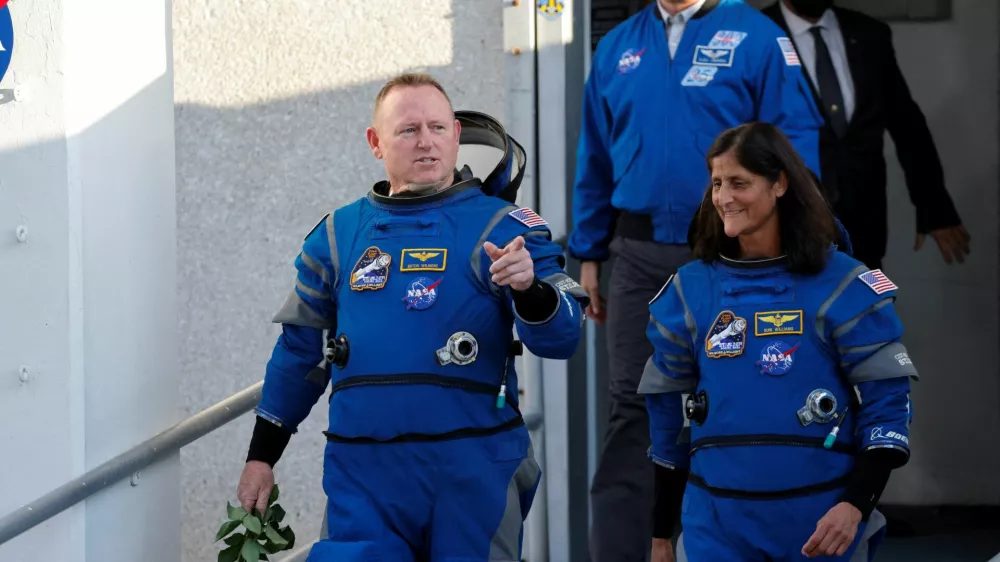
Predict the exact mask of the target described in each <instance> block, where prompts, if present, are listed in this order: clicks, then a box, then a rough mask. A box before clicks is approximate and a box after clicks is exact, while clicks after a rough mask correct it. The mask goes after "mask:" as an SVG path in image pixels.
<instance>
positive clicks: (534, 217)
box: [507, 207, 549, 228]
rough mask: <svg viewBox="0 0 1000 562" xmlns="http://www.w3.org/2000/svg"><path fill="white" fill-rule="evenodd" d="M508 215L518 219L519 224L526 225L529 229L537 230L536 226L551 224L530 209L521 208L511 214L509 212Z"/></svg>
mask: <svg viewBox="0 0 1000 562" xmlns="http://www.w3.org/2000/svg"><path fill="white" fill-rule="evenodd" d="M507 214H508V215H510V216H511V217H513V218H515V219H517V221H518V222H520V223H522V224H524V225H525V226H527V227H528V228H535V227H536V226H542V225H545V224H549V223H547V222H545V219H543V218H542V217H540V216H538V213H536V212H534V211H532V210H531V209H529V208H527V207H521V208H520V209H517V210H515V211H511V212H509V213H507Z"/></svg>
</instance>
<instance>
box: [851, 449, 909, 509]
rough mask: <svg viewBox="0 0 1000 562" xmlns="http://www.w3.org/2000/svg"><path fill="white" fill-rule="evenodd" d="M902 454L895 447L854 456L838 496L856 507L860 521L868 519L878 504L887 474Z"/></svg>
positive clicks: (886, 480)
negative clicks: (859, 513) (849, 472)
mask: <svg viewBox="0 0 1000 562" xmlns="http://www.w3.org/2000/svg"><path fill="white" fill-rule="evenodd" d="M902 454H905V453H902V452H901V451H897V450H895V449H870V450H868V451H863V452H862V453H860V454H859V455H858V456H857V457H856V459H855V461H854V469H853V470H852V471H851V478H850V481H849V482H848V484H847V489H846V490H844V493H843V494H842V495H841V496H840V501H842V502H847V503H849V504H851V505H853V506H854V507H856V508H858V511H860V512H861V520H862V521H868V517H869V516H871V514H872V511H873V510H874V509H875V506H876V505H878V500H879V498H881V497H882V492H884V491H885V486H886V484H888V483H889V475H890V474H892V469H893V468H895V467H896V466H897V465H898V462H899V459H898V456H899V455H902Z"/></svg>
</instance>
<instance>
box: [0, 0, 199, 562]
mask: <svg viewBox="0 0 1000 562" xmlns="http://www.w3.org/2000/svg"><path fill="white" fill-rule="evenodd" d="M10 8H11V12H12V14H13V19H14V29H15V37H16V47H15V51H14V57H13V60H12V63H11V69H10V73H9V74H8V75H7V77H6V78H5V79H4V83H3V84H2V85H0V86H2V88H3V91H2V101H0V234H2V236H0V272H2V274H3V275H2V276H0V311H2V314H3V322H0V427H4V428H5V430H4V431H3V432H0V450H2V451H3V454H2V459H3V462H0V482H3V483H4V485H3V493H2V494H0V514H3V515H6V514H7V513H9V512H11V511H13V510H15V509H17V508H18V507H20V506H21V505H23V504H25V503H28V502H30V501H32V500H34V499H36V498H37V497H39V496H41V495H43V494H45V493H46V492H49V491H50V490H52V489H54V488H56V487H58V486H60V485H62V484H64V483H66V482H67V481H69V480H70V479H72V478H74V477H76V476H79V475H80V474H82V473H83V472H84V471H86V470H89V469H91V468H94V467H96V466H98V465H100V464H102V463H104V462H105V461H107V460H109V459H110V458H111V457H113V456H115V455H117V454H119V453H122V452H124V451H125V450H126V449H128V448H130V447H132V446H134V445H136V444H138V443H140V442H142V441H144V440H146V439H148V438H149V437H152V436H153V435H154V434H156V433H158V432H160V431H162V430H164V429H166V428H167V427H169V426H170V425H172V424H173V423H175V422H176V421H177V420H178V416H179V408H178V386H179V384H178V369H177V360H176V323H177V321H176V282H175V281H176V276H175V270H176V266H175V263H176V260H175V255H174V231H175V228H176V220H175V215H174V196H175V185H174V137H173V130H174V125H173V111H172V107H173V91H172V82H173V80H172V76H171V73H170V68H171V64H170V29H169V19H168V17H167V14H168V12H169V5H168V3H166V2H132V1H130V0H94V1H92V2H87V3H86V6H85V7H84V6H83V5H81V4H80V3H78V2H77V3H73V2H63V1H61V0H38V1H31V2H24V1H14V2H11V4H10ZM117 18H124V19H126V20H127V21H128V22H129V25H128V26H120V25H118V24H116V23H115V20H116V19H117ZM123 45H127V48H122V46H123ZM15 89H16V90H17V91H18V97H17V99H12V97H11V94H12V90H15ZM19 228H20V233H21V234H22V236H20V237H19V238H16V237H15V232H16V231H17V229H19ZM179 484H180V462H179V454H177V455H173V456H171V457H169V458H168V459H167V460H166V461H164V462H161V463H159V464H157V465H155V466H153V467H150V468H149V469H148V470H146V471H143V474H142V475H141V476H140V478H139V479H138V480H137V481H136V485H135V486H132V485H130V482H129V480H128V479H125V480H124V481H120V482H112V483H110V488H108V489H106V490H104V491H102V492H99V493H98V494H97V495H95V496H93V497H92V498H90V499H89V500H87V501H86V503H85V504H80V505H78V506H76V507H73V508H71V509H70V510H68V511H66V512H64V513H62V514H60V515H58V516H56V517H55V518H53V519H51V520H50V521H49V522H47V523H44V524H42V525H41V526H39V527H36V528H35V529H33V530H31V531H29V532H28V533H26V534H24V535H22V536H21V537H18V538H17V539H15V540H13V541H11V542H10V543H8V544H5V545H4V546H3V547H0V559H2V560H4V561H7V560H10V561H15V562H19V561H29V560H30V561H34V560H60V561H66V562H76V561H83V560H108V561H112V562H117V561H119V560H139V559H142V560H150V561H157V562H159V561H162V562H173V561H174V560H177V559H178V558H179V556H180V553H179V550H180V549H179V539H180V524H179V522H178V520H177V517H176V516H175V515H174V514H176V513H177V512H178V511H179V510H180V498H179V494H178V491H179ZM112 552H113V554H112Z"/></svg>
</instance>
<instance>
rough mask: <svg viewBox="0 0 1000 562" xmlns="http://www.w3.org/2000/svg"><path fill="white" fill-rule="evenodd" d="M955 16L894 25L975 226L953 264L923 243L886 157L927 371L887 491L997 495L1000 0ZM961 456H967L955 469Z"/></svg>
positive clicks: (889, 497) (982, 498)
mask: <svg viewBox="0 0 1000 562" xmlns="http://www.w3.org/2000/svg"><path fill="white" fill-rule="evenodd" d="M953 10H954V18H953V19H952V20H951V21H946V22H935V23H900V24H894V25H893V26H892V27H893V31H894V34H895V46H896V53H897V56H898V58H899V63H900V66H901V67H902V70H903V74H904V75H905V76H906V78H907V80H908V82H909V85H910V89H911V91H912V93H913V96H914V98H915V99H916V100H917V103H918V104H920V106H921V108H922V109H923V110H924V113H925V115H926V116H927V120H928V123H929V125H930V128H931V132H932V133H933V134H934V138H935V140H936V141H937V147H938V150H939V152H940V154H941V160H942V163H943V165H944V170H945V179H946V181H947V185H948V189H949V191H950V192H951V195H952V198H953V199H954V201H955V204H956V206H957V207H958V211H959V213H960V214H961V216H962V218H963V220H964V222H965V224H966V227H967V229H968V230H969V232H970V233H971V235H972V255H971V257H970V259H969V260H968V261H967V262H966V263H965V264H964V265H952V266H947V265H945V263H944V261H943V260H942V259H941V256H940V253H939V252H938V249H937V246H936V245H935V244H934V242H933V241H931V240H930V239H929V238H928V241H927V242H926V243H925V246H924V248H923V249H922V250H921V251H920V252H918V253H914V251H913V243H914V236H915V234H914V233H915V228H916V227H915V223H916V219H915V216H914V212H913V206H912V205H911V204H910V202H909V199H908V195H907V192H906V188H905V182H904V180H903V175H902V171H901V169H900V168H899V165H898V162H897V161H896V157H895V152H894V147H893V146H892V145H891V144H890V145H889V146H888V150H887V157H888V160H889V208H890V213H889V214H890V217H889V226H890V242H889V251H888V256H887V258H886V260H885V263H884V265H885V269H886V271H887V272H888V274H889V275H890V277H891V278H892V279H893V280H894V281H895V282H896V284H897V285H899V286H900V288H901V289H900V292H899V295H900V296H899V300H898V302H897V306H898V307H899V311H900V315H901V317H902V319H903V322H904V324H905V327H906V336H905V343H906V344H907V346H908V347H909V348H910V352H911V353H910V355H911V357H912V358H913V361H914V364H915V365H916V366H917V369H918V370H919V371H920V372H921V374H922V380H921V381H920V382H919V383H917V384H916V385H915V387H914V391H913V395H912V398H913V402H914V425H913V427H912V428H911V437H910V439H911V441H910V443H911V446H912V448H913V456H912V458H911V461H910V463H909V465H908V466H906V467H904V468H903V469H902V470H899V471H897V473H896V474H894V476H893V477H892V479H891V481H890V484H889V487H888V489H887V490H886V493H885V495H884V496H883V502H886V503H902V504H924V505H926V504H930V505H934V504H992V505H998V504H1000V479H998V478H997V475H998V474H1000V447H998V445H1000V437H998V436H1000V351H998V345H997V344H998V342H1000V324H998V322H997V312H998V310H997V308H998V289H997V273H998V271H1000V264H998V247H997V234H998V233H997V213H998V209H1000V207H998V201H997V198H998V191H1000V170H998V156H1000V146H998V119H1000V116H998V106H1000V101H998V96H997V91H998V90H997V86H998V77H997V73H998V59H997V51H998V35H1000V33H998V21H1000V20H998V16H1000V14H998V10H1000V8H998V5H997V2H984V1H982V0H953ZM955 467H961V468H960V469H956V468H955Z"/></svg>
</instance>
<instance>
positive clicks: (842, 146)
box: [762, 0, 970, 269]
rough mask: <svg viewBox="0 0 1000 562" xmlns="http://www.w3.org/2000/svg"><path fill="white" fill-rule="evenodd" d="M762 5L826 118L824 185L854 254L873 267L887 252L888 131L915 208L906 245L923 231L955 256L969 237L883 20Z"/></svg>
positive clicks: (791, 2)
mask: <svg viewBox="0 0 1000 562" xmlns="http://www.w3.org/2000/svg"><path fill="white" fill-rule="evenodd" d="M762 12H763V13H764V14H765V15H767V16H768V17H770V18H771V19H772V20H774V22H775V23H777V24H778V26H779V27H781V28H782V29H784V30H785V32H786V33H787V34H788V37H789V38H791V40H792V41H793V42H794V43H795V49H796V51H797V52H798V56H799V58H800V60H801V61H802V64H803V66H804V67H805V71H806V74H807V75H808V77H809V86H810V88H811V89H812V93H813V96H814V97H815V99H816V102H817V105H818V106H819V108H820V111H821V113H822V114H823V116H824V117H825V124H824V126H823V129H822V131H821V133H820V169H821V175H822V178H823V188H824V190H825V191H826V196H827V198H828V199H829V200H830V201H831V202H832V203H833V205H834V211H835V212H836V214H837V216H838V217H839V218H840V219H841V221H842V222H843V223H844V226H845V227H846V228H847V232H849V233H850V235H851V240H852V241H853V243H854V255H855V257H857V258H858V259H859V260H861V261H862V262H864V263H865V264H866V265H867V266H868V267H870V268H872V269H880V268H881V267H882V258H883V257H884V256H885V253H886V242H887V239H888V225H887V216H886V215H887V212H888V208H887V207H888V206H887V198H886V164H885V157H884V154H883V146H884V138H885V132H886V131H888V132H889V134H890V135H891V136H892V140H893V142H894V143H895V145H896V152H897V155H898V158H899V163H900V165H901V166H902V168H903V172H904V175H905V177H906V186H907V189H908V190H909V192H910V200H911V201H912V202H913V205H914V206H915V207H916V213H917V237H916V243H915V246H914V250H920V248H921V247H923V244H924V240H925V238H926V236H927V235H930V236H931V238H933V239H934V241H935V242H936V243H937V245H938V248H939V249H940V250H941V255H942V257H943V258H944V261H945V262H946V263H948V264H951V263H952V262H953V261H956V260H957V261H958V262H959V263H963V262H964V261H965V256H966V255H967V254H968V253H969V243H970V236H969V233H968V232H967V231H966V229H965V227H964V226H963V225H962V220H961V218H960V217H959V215H958V212H957V211H956V210H955V205H954V204H953V202H952V200H951V197H950V196H949V195H948V191H947V189H946V188H945V183H944V172H943V171H942V169H941V160H940V158H939V157H938V153H937V149H936V148H935V146H934V139H933V138H932V136H931V133H930V130H929V129H928V128H927V121H926V119H925V118H924V115H923V113H922V112H921V110H920V107H919V106H918V105H917V103H916V102H915V101H914V100H913V97H912V96H911V95H910V90H909V88H908V86H907V84H906V80H905V78H904V77H903V74H902V72H901V71H900V69H899V65H898V63H897V62H896V56H895V51H894V49H893V45H892V31H891V29H890V28H889V26H888V25H886V24H885V23H883V22H880V21H878V20H876V19H874V18H872V17H870V16H867V15H865V14H862V13H860V12H856V11H853V10H848V9H844V8H839V7H834V6H833V0H778V2H775V3H774V4H772V5H770V6H768V7H766V8H764V9H763V10H762Z"/></svg>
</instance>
